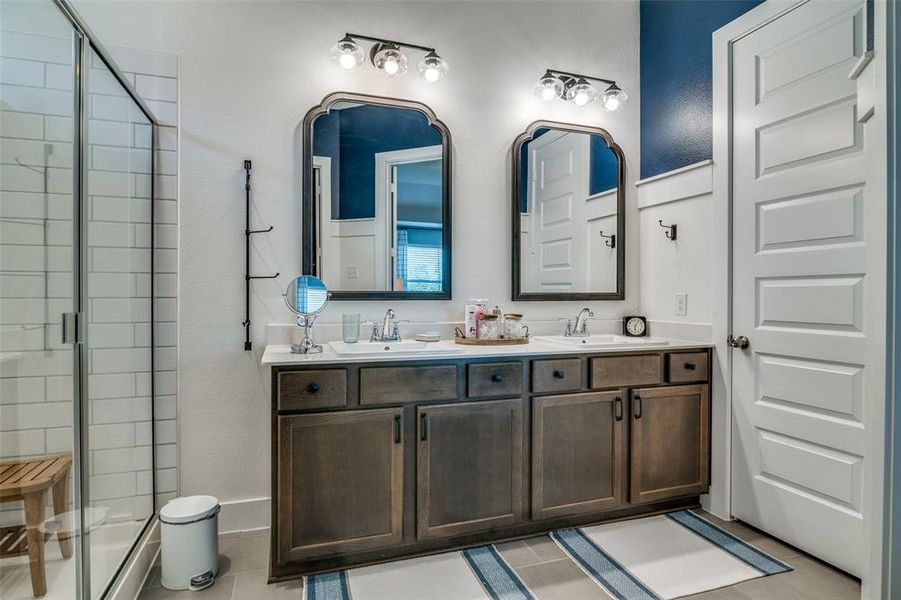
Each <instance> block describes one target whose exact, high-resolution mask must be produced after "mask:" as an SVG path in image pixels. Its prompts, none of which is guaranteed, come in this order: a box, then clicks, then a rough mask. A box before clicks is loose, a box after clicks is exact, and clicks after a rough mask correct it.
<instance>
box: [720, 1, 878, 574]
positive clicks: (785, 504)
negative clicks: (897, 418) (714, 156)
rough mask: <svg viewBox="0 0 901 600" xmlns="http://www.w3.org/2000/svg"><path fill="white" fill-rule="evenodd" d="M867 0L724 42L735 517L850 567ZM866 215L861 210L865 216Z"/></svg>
mask: <svg viewBox="0 0 901 600" xmlns="http://www.w3.org/2000/svg"><path fill="white" fill-rule="evenodd" d="M863 27H864V8H863V2H846V1H839V0H828V1H827V0H811V1H810V2H807V3H806V4H803V5H801V6H799V7H798V8H796V9H794V10H792V11H790V12H788V13H787V14H785V15H783V16H782V17H780V18H778V19H776V20H774V21H772V22H770V23H768V24H767V25H764V26H763V27H761V28H759V29H757V30H755V31H753V32H752V33H750V34H748V35H747V36H745V37H743V38H741V39H740V40H738V41H737V42H735V44H734V46H733V54H732V86H733V88H732V89H733V96H732V128H733V141H732V144H733V147H732V160H733V164H732V169H733V179H732V201H733V209H732V210H733V222H732V228H733V290H732V291H733V331H734V334H735V335H736V336H738V335H742V336H747V337H748V338H749V340H750V345H749V346H748V347H747V348H744V349H740V348H734V349H733V350H732V351H731V352H732V355H733V356H732V359H733V379H732V394H733V418H734V422H733V441H732V463H733V464H732V468H733V481H732V486H733V495H732V513H733V514H734V515H735V516H736V517H737V518H739V519H741V520H743V521H746V522H748V523H750V524H752V525H754V526H756V527H759V528H760V529H763V530H764V531H767V532H770V533H772V534H774V535H776V536H777V537H779V538H781V539H783V540H785V541H787V542H789V543H790V544H793V545H795V546H798V547H799V548H802V549H804V550H806V551H807V552H809V553H811V554H813V555H815V556H818V557H820V558H822V559H823V560H825V561H827V562H830V563H832V564H834V565H836V566H838V567H839V568H841V569H843V570H846V571H848V572H850V573H853V574H855V575H858V576H859V575H861V573H862V570H863V566H864V564H865V562H866V551H867V549H866V547H865V545H864V541H865V536H864V516H865V515H864V513H865V510H864V507H865V504H864V498H865V494H866V489H865V486H864V466H865V461H866V460H867V457H866V451H865V447H866V436H867V431H866V429H865V427H864V423H865V420H864V414H865V412H866V410H867V408H868V406H867V401H866V397H867V390H866V387H865V380H866V369H867V365H868V364H874V365H875V364H876V361H878V360H882V359H881V358H880V357H878V356H875V355H874V353H873V350H872V349H873V348H874V344H873V343H872V342H873V336H874V335H876V336H877V337H878V336H879V335H880V334H879V333H875V332H874V329H875V328H873V327H871V326H872V325H873V322H872V319H871V318H870V316H869V315H868V314H867V311H865V310H864V309H865V306H868V304H867V303H873V302H874V300H876V299H875V298H874V295H876V294H878V293H880V290H881V287H880V285H881V284H880V283H879V282H881V277H882V274H881V273H876V271H877V269H876V268H875V267H874V265H878V264H879V260H878V258H876V257H874V254H873V253H874V250H873V248H872V247H868V241H869V240H870V239H871V237H873V236H878V235H879V234H878V233H877V231H876V227H875V226H873V225H868V223H869V224H872V221H873V219H872V216H873V214H874V213H873V212H872V211H873V210H878V209H877V207H875V206H874V205H873V204H869V205H868V202H867V199H868V193H867V192H868V190H867V189H866V186H867V181H866V175H867V168H866V157H867V152H866V146H865V133H866V131H865V130H866V127H865V126H864V125H862V124H861V123H859V122H858V119H857V116H858V115H857V102H856V84H855V82H854V81H853V80H851V79H850V78H849V72H850V71H851V69H852V67H853V66H854V65H855V64H856V63H857V62H858V60H859V59H860V57H861V56H862V54H863V52H864V51H865V48H864V29H863ZM868 216H869V219H868Z"/></svg>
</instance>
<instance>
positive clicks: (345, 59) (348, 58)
mask: <svg viewBox="0 0 901 600" xmlns="http://www.w3.org/2000/svg"><path fill="white" fill-rule="evenodd" d="M338 63H339V64H340V65H341V66H342V67H344V68H345V69H353V68H354V67H356V66H357V61H356V59H355V58H354V56H353V55H352V54H342V55H341V58H339V59H338Z"/></svg>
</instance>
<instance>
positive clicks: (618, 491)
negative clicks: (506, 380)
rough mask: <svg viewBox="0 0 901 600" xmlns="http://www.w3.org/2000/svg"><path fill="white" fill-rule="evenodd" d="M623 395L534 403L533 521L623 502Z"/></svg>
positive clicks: (558, 398)
mask: <svg viewBox="0 0 901 600" xmlns="http://www.w3.org/2000/svg"><path fill="white" fill-rule="evenodd" d="M625 397H626V396H625V394H624V393H623V392H622V391H621V390H617V391H613V392H592V393H588V394H567V395H565V396H546V397H543V398H535V399H534V400H533V401H532V518H533V519H536V520H537V519H548V518H551V517H561V516H571V515H578V514H584V513H597V512H601V511H604V510H610V509H612V508H616V507H618V506H620V505H621V504H622V502H623V488H624V487H625V476H626V470H625V447H624V445H623V442H624V438H623V423H624V418H625V407H624V402H625Z"/></svg>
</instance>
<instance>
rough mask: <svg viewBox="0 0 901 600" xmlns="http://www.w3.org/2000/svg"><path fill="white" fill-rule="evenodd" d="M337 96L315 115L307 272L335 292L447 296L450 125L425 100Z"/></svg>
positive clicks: (343, 294) (373, 295) (311, 130)
mask: <svg viewBox="0 0 901 600" xmlns="http://www.w3.org/2000/svg"><path fill="white" fill-rule="evenodd" d="M333 96H341V97H340V98H338V99H334V98H333V97H330V98H333V101H332V102H330V103H328V104H327V106H326V107H325V108H321V107H319V110H318V114H315V116H314V118H312V119H311V118H310V115H308V120H309V121H310V124H309V133H310V134H311V138H312V139H311V150H312V160H311V169H312V173H311V175H312V177H311V179H310V180H311V181H312V183H313V186H312V190H310V192H311V194H310V196H311V198H310V204H311V209H312V210H311V211H310V212H311V213H312V214H311V215H310V216H311V218H312V220H313V221H314V225H315V230H314V231H309V230H305V234H307V235H308V236H312V237H313V238H314V243H313V244H308V243H307V242H306V241H305V243H304V253H305V256H304V267H305V268H304V270H305V271H306V272H312V273H316V274H317V275H318V276H319V277H320V278H321V279H322V281H323V282H324V283H325V284H326V285H327V286H328V287H329V288H330V289H332V290H333V293H334V296H335V297H336V298H341V297H356V298H364V297H367V298H379V297H398V296H407V295H409V297H417V298H418V297H421V296H433V297H449V295H450V281H449V278H450V277H449V275H450V270H449V259H450V257H449V255H450V251H449V244H450V232H449V226H448V223H447V216H448V215H449V190H448V189H447V181H448V168H449V166H448V157H447V148H448V147H449V139H448V136H447V133H446V130H445V129H444V128H443V126H440V122H436V121H435V120H434V118H433V117H431V116H430V115H429V114H427V113H425V112H423V108H422V107H420V105H418V106H417V107H415V108H414V107H407V106H403V105H395V103H401V102H402V101H388V100H385V99H379V102H374V101H373V100H368V101H367V100H366V99H367V98H368V97H365V96H353V97H352V98H350V97H349V96H351V95H349V94H342V95H338V94H335V95H333ZM327 100H328V99H327ZM410 104H413V103H410ZM315 111H317V109H314V111H311V113H313V112H315ZM306 214H307V211H306V210H305V215H306ZM310 246H313V248H311V247H310ZM445 295H446V296H445Z"/></svg>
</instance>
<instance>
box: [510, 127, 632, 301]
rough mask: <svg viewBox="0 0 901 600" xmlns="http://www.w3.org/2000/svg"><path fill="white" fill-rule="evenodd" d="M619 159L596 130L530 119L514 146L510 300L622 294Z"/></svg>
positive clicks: (622, 188) (611, 143)
mask: <svg viewBox="0 0 901 600" xmlns="http://www.w3.org/2000/svg"><path fill="white" fill-rule="evenodd" d="M624 167H625V160H624V156H623V152H622V150H621V149H620V147H619V146H618V145H617V144H616V143H615V142H614V141H613V138H612V137H611V135H610V134H609V133H608V132H607V131H605V130H604V129H601V128H599V127H588V126H585V125H572V124H567V123H556V122H553V121H536V122H534V123H532V124H531V125H529V127H528V128H527V129H526V131H525V132H524V133H522V134H520V135H519V136H518V137H517V138H516V141H515V142H514V143H513V186H512V189H513V198H512V200H511V208H512V214H513V219H512V222H513V300H622V299H623V298H624V297H625V287H624V286H625V273H624V271H625V256H626V254H625V178H624Z"/></svg>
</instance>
